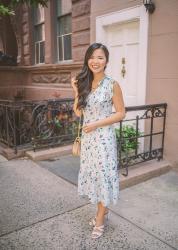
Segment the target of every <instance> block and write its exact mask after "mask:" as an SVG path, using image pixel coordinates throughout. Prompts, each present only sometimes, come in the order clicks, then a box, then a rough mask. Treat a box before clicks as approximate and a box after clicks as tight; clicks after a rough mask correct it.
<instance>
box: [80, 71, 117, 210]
mask: <svg viewBox="0 0 178 250" xmlns="http://www.w3.org/2000/svg"><path fill="white" fill-rule="evenodd" d="M113 84H114V80H113V79H112V78H111V77H109V76H105V77H104V78H103V79H102V80H101V81H100V84H99V86H98V87H97V89H96V90H95V91H94V92H90V94H89V95H88V97H87V105H86V107H85V108H84V120H83V125H85V124H87V123H90V122H94V121H97V120H100V119H104V118H106V117H109V116H110V115H111V114H112V96H113ZM78 193H79V195H87V196H88V198H89V200H90V202H91V203H93V204H96V203H98V202H100V201H101V202H102V203H103V205H104V206H108V205H109V204H110V203H113V204H116V203H117V201H118V198H119V175H118V162H117V144H116V135H115V132H114V126H113V125H107V126H103V127H100V128H97V129H96V130H95V131H92V132H89V133H85V132H84V131H82V136H81V156H80V170H79V175H78Z"/></svg>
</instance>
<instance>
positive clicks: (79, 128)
mask: <svg viewBox="0 0 178 250" xmlns="http://www.w3.org/2000/svg"><path fill="white" fill-rule="evenodd" d="M81 121H82V116H80V119H79V124H78V133H77V137H80V130H81V127H82V124H81Z"/></svg>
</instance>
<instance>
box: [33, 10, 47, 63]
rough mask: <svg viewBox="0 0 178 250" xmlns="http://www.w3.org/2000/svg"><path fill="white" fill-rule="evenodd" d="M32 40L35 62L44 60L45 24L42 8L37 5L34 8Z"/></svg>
mask: <svg viewBox="0 0 178 250" xmlns="http://www.w3.org/2000/svg"><path fill="white" fill-rule="evenodd" d="M34 40H35V64H39V63H44V61H45V24H44V8H43V7H42V6H41V5H39V6H38V7H37V8H34Z"/></svg>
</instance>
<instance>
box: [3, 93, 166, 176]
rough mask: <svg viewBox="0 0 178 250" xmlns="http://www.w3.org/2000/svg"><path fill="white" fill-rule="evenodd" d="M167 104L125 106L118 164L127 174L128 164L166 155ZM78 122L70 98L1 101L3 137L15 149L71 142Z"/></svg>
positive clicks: (119, 128) (119, 131) (119, 134)
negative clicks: (164, 152)
mask: <svg viewBox="0 0 178 250" xmlns="http://www.w3.org/2000/svg"><path fill="white" fill-rule="evenodd" d="M166 108H167V104H166V103H162V104H155V105H143V106H136V107H127V108H126V111H127V115H126V118H125V119H124V120H123V121H121V122H120V123H118V124H117V125H116V128H115V129H116V130H115V131H116V137H117V141H118V160H119V165H120V168H125V169H126V175H127V174H128V166H132V165H134V164H137V163H139V162H143V161H149V160H152V159H158V160H160V159H162V158H163V150H164V135H165V121H166ZM77 124H78V119H77V117H76V116H75V115H74V112H73V99H71V98H68V99H62V100H61V99H60V100H44V101H9V100H8V101H0V141H1V142H3V143H5V144H6V145H8V146H9V147H11V148H14V149H15V152H17V150H18V149H21V148H23V149H24V148H33V149H34V150H36V149H37V148H42V147H52V146H56V145H67V144H71V143H72V142H73V140H74V138H75V136H76V133H77Z"/></svg>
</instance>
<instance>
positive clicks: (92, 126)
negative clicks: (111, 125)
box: [82, 123, 97, 133]
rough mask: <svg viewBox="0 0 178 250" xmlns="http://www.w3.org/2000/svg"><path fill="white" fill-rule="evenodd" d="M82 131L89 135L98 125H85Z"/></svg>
mask: <svg viewBox="0 0 178 250" xmlns="http://www.w3.org/2000/svg"><path fill="white" fill-rule="evenodd" d="M82 129H83V131H84V132H85V133H89V132H92V131H94V130H96V129H97V125H96V123H88V124H86V125H84V126H83V128H82Z"/></svg>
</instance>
